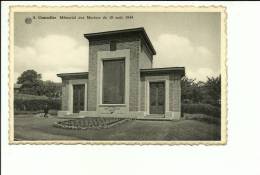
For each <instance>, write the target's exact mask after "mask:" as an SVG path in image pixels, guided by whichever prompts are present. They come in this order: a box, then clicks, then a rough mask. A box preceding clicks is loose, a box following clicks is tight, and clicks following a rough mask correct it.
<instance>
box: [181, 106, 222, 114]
mask: <svg viewBox="0 0 260 175" xmlns="http://www.w3.org/2000/svg"><path fill="white" fill-rule="evenodd" d="M181 109H182V113H188V114H206V115H210V116H213V117H218V118H220V114H221V110H220V107H218V106H213V105H210V104H202V103H200V104H182V106H181Z"/></svg>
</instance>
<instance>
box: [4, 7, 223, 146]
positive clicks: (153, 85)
mask: <svg viewBox="0 0 260 175" xmlns="http://www.w3.org/2000/svg"><path fill="white" fill-rule="evenodd" d="M226 15H227V14H226V9H225V7H223V6H208V7H207V6H202V7H196V6H147V7H145V6H140V7H134V6H129V7H127V6H122V7H119V6H117V7H112V6H96V7H87V6H71V7H68V6H67V7H58V6H57V7H51V6H49V7H48V6H13V7H10V16H9V63H10V64H9V66H10V67H9V88H10V89H9V107H10V109H9V112H10V113H9V114H10V116H9V143H10V144H139V145H146V144H160V145H176V144H188V145H198V144H204V145H223V144H226V142H227V74H226V43H227V36H226V25H227V24H226Z"/></svg>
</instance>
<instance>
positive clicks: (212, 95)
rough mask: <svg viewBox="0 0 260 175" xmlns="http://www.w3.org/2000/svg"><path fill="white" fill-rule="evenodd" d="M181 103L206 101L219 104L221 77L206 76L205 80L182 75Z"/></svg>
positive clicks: (215, 104)
mask: <svg viewBox="0 0 260 175" xmlns="http://www.w3.org/2000/svg"><path fill="white" fill-rule="evenodd" d="M181 86H182V89H181V90H182V94H181V98H182V103H185V104H187V103H188V104H189V103H206V104H211V105H214V106H220V99H221V77H220V76H218V77H216V78H215V77H207V81H206V82H202V81H199V82H196V80H195V79H189V78H187V77H184V78H183V79H182V81H181Z"/></svg>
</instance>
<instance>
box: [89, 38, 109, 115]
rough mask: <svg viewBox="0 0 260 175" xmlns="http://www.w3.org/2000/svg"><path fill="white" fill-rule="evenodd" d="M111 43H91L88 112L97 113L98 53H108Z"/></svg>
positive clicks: (105, 41)
mask: <svg viewBox="0 0 260 175" xmlns="http://www.w3.org/2000/svg"><path fill="white" fill-rule="evenodd" d="M108 50H109V41H107V40H104V41H91V42H89V69H88V70H89V72H88V109H87V110H88V111H96V104H97V52H98V51H108Z"/></svg>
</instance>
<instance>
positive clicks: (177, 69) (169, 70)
mask: <svg viewBox="0 0 260 175" xmlns="http://www.w3.org/2000/svg"><path fill="white" fill-rule="evenodd" d="M140 72H141V73H148V74H149V73H161V74H163V73H172V72H178V73H180V74H181V76H184V75H185V68H184V67H163V68H150V69H140Z"/></svg>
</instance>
